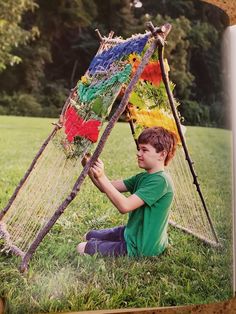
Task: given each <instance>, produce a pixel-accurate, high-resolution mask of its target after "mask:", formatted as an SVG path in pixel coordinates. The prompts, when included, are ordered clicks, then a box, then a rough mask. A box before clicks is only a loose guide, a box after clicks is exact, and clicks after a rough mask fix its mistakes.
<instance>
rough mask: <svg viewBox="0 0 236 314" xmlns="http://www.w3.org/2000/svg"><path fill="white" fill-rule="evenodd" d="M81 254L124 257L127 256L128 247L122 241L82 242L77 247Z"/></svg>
mask: <svg viewBox="0 0 236 314" xmlns="http://www.w3.org/2000/svg"><path fill="white" fill-rule="evenodd" d="M77 251H78V252H79V253H80V254H84V253H85V254H89V255H94V254H96V253H98V254H100V255H102V256H113V257H117V256H124V255H127V247H126V243H125V241H124V240H121V241H115V242H112V241H102V240H97V239H92V240H89V241H88V242H82V243H80V244H79V245H78V246H77Z"/></svg>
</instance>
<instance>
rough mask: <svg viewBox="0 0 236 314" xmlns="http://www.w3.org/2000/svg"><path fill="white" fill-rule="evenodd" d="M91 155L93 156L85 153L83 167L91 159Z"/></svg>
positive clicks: (82, 161)
mask: <svg viewBox="0 0 236 314" xmlns="http://www.w3.org/2000/svg"><path fill="white" fill-rule="evenodd" d="M90 157H91V155H90V154H89V153H87V154H85V155H84V157H83V159H82V160H81V164H82V166H83V167H85V165H86V164H87V162H88V161H89V159H90Z"/></svg>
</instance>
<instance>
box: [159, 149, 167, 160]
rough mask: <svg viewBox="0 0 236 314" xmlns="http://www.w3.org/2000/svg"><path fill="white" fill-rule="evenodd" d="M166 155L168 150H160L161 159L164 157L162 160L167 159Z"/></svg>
mask: <svg viewBox="0 0 236 314" xmlns="http://www.w3.org/2000/svg"><path fill="white" fill-rule="evenodd" d="M166 156H167V151H166V150H162V151H161V152H160V157H161V159H162V160H165V158H166Z"/></svg>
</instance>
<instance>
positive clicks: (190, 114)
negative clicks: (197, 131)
mask: <svg viewBox="0 0 236 314" xmlns="http://www.w3.org/2000/svg"><path fill="white" fill-rule="evenodd" d="M179 110H180V113H181V115H182V117H184V123H185V124H187V125H191V124H193V125H209V120H210V115H209V108H208V107H207V106H203V105H202V104H201V103H198V102H196V101H185V102H183V104H181V105H180V106H179Z"/></svg>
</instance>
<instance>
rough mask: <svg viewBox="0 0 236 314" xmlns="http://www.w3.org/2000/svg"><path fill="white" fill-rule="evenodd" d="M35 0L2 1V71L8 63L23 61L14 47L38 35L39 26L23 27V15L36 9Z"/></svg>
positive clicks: (0, 63) (0, 34)
mask: <svg viewBox="0 0 236 314" xmlns="http://www.w3.org/2000/svg"><path fill="white" fill-rule="evenodd" d="M35 8H36V4H35V2H34V1H33V0H25V1H22V0H4V1H1V2H0V47H1V49H0V72H1V71H3V70H5V69H6V66H7V65H14V64H16V63H19V62H21V60H22V59H21V58H20V57H19V56H18V55H17V54H16V53H15V51H14V48H16V47H18V46H19V45H24V44H26V43H28V42H29V41H30V40H32V39H34V38H35V37H36V36H37V35H38V29H37V27H32V28H31V29H25V28H23V27H22V25H21V22H22V16H23V15H24V13H25V12H27V11H29V10H30V11H34V9H35Z"/></svg>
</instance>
